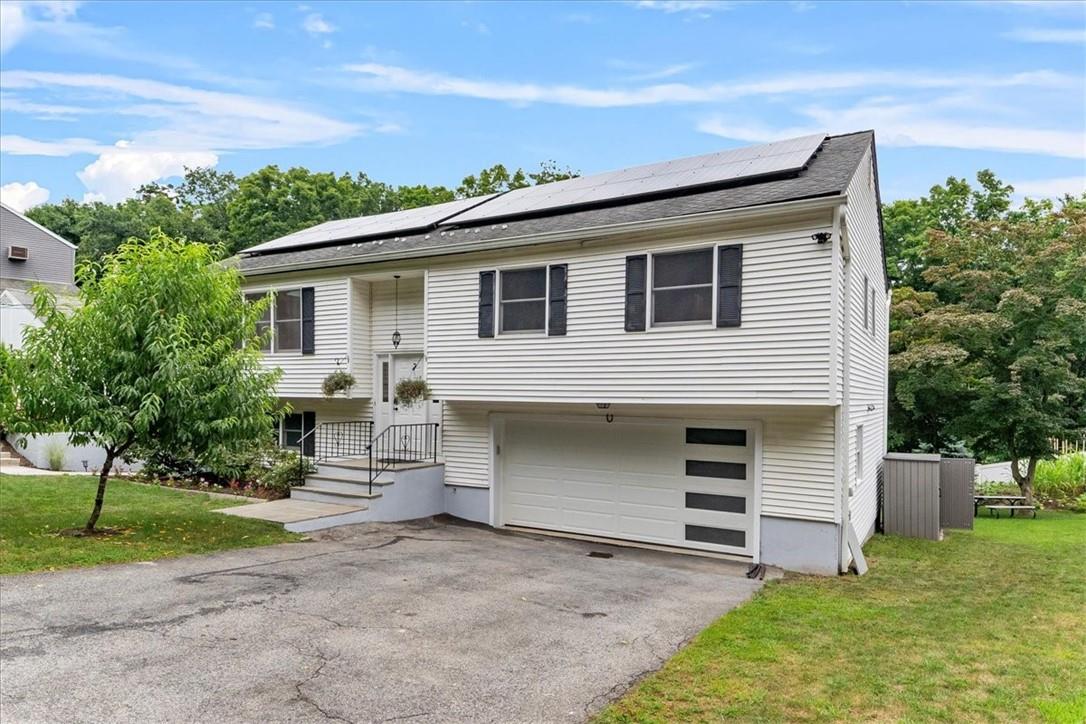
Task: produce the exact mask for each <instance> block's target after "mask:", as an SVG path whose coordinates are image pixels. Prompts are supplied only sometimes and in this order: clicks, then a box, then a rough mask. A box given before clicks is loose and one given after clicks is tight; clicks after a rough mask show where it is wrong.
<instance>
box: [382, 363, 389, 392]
mask: <svg viewBox="0 0 1086 724" xmlns="http://www.w3.org/2000/svg"><path fill="white" fill-rule="evenodd" d="M381 402H388V360H385V361H384V362H382V363H381Z"/></svg>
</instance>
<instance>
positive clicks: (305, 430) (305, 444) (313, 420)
mask: <svg viewBox="0 0 1086 724" xmlns="http://www.w3.org/2000/svg"><path fill="white" fill-rule="evenodd" d="M316 426H317V413H315V412H312V411H310V412H303V413H302V435H303V436H305V435H309V433H311V432H313V428H315V427H316ZM316 438H317V436H316V435H309V437H303V439H302V454H303V455H308V456H309V457H313V455H314V452H315V450H316Z"/></svg>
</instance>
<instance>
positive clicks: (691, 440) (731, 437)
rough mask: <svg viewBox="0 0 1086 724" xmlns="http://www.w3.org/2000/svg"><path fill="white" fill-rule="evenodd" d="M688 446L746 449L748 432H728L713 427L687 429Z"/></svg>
mask: <svg viewBox="0 0 1086 724" xmlns="http://www.w3.org/2000/svg"><path fill="white" fill-rule="evenodd" d="M686 444H687V445H735V446H738V447H746V445H747V431H746V430H728V429H717V428H712V427H688V428H686Z"/></svg>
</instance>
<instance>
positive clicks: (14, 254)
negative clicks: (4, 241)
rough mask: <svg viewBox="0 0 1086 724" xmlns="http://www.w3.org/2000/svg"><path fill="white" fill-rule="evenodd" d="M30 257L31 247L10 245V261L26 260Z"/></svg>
mask: <svg viewBox="0 0 1086 724" xmlns="http://www.w3.org/2000/svg"><path fill="white" fill-rule="evenodd" d="M29 258H30V249H28V248H26V247H25V246H9V247H8V259H9V260H10V261H26V260H27V259H29Z"/></svg>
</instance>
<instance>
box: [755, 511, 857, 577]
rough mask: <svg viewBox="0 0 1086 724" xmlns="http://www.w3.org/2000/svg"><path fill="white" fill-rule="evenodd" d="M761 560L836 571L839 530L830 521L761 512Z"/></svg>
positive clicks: (801, 568) (795, 568)
mask: <svg viewBox="0 0 1086 724" xmlns="http://www.w3.org/2000/svg"><path fill="white" fill-rule="evenodd" d="M761 524H762V550H761V562H762V563H765V564H766V565H770V566H777V567H779V568H784V569H787V570H789V571H797V572H799V573H816V574H819V575H823V576H834V575H837V572H838V571H837V554H838V550H839V538H838V536H839V535H840V534H839V531H838V528H837V526H836V525H835V524H833V523H818V522H815V521H812V520H790V519H786V518H771V517H769V516H762V521H761Z"/></svg>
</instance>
